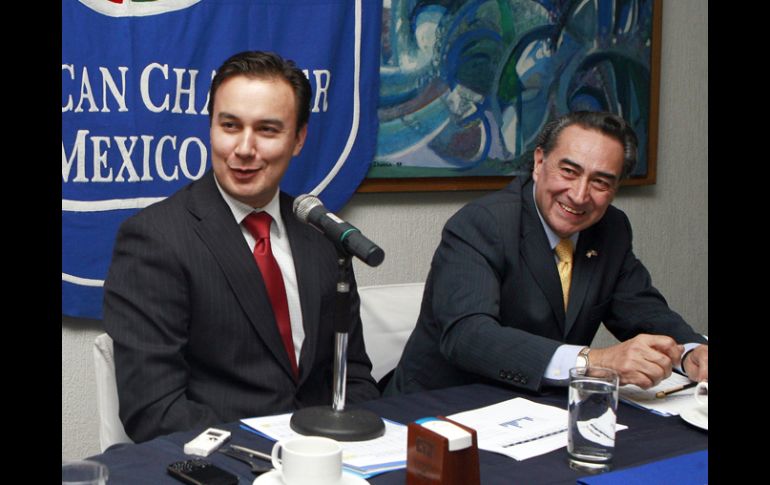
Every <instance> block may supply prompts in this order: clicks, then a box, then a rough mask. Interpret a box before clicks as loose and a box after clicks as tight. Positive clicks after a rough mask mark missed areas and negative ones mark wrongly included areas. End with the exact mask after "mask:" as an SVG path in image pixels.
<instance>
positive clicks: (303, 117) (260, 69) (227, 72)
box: [209, 51, 313, 132]
mask: <svg viewBox="0 0 770 485" xmlns="http://www.w3.org/2000/svg"><path fill="white" fill-rule="evenodd" d="M234 76H246V77H250V78H257V79H276V78H277V79H283V80H284V81H286V82H287V83H289V85H290V86H291V88H292V90H293V91H294V97H295V98H296V101H297V131H298V132H299V130H300V129H301V128H302V127H303V126H305V125H306V124H307V122H308V120H309V119H310V98H311V96H312V94H313V90H312V88H311V87H310V81H308V80H307V77H305V74H304V73H303V72H302V71H301V70H300V69H299V68H298V67H297V66H296V65H295V64H294V61H290V60H284V59H283V58H281V56H279V55H278V54H275V53H273V52H262V51H245V52H239V53H238V54H235V55H232V56H230V57H229V58H228V59H227V60H226V61H225V62H224V63H222V65H221V66H220V67H219V69H217V73H216V75H215V76H214V79H212V80H211V90H210V97H209V122H210V121H211V117H212V116H214V99H215V98H216V95H217V90H218V89H219V86H220V85H221V84H222V83H223V82H224V81H225V80H227V79H229V78H231V77H234Z"/></svg>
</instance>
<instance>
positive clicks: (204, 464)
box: [167, 459, 238, 485]
mask: <svg viewBox="0 0 770 485" xmlns="http://www.w3.org/2000/svg"><path fill="white" fill-rule="evenodd" d="M167 470H168V473H169V474H170V475H171V476H173V477H174V478H177V479H178V480H181V481H183V482H184V483H189V484H190V485H238V477H237V476H235V475H233V474H232V473H230V472H228V471H225V470H222V469H221V468H219V467H218V466H216V465H214V464H213V463H211V462H209V461H206V460H201V459H193V460H183V461H177V462H174V463H172V464H170V465H169V466H168V468H167Z"/></svg>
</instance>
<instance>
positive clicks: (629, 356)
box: [588, 334, 695, 389]
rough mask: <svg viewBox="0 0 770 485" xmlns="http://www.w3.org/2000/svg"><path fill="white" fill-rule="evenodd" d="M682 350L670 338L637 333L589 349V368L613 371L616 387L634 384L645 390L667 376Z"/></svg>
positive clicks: (680, 355)
mask: <svg viewBox="0 0 770 485" xmlns="http://www.w3.org/2000/svg"><path fill="white" fill-rule="evenodd" d="M683 351H684V346H682V345H679V344H677V343H676V341H675V340H674V339H672V338H671V337H667V336H665V335H649V334H640V335H637V336H636V337H634V338H632V339H630V340H626V341H625V342H621V343H619V344H617V345H613V346H611V347H605V348H603V349H592V350H591V353H590V354H589V356H588V358H589V361H590V365H592V366H599V367H607V368H610V369H613V370H614V371H615V372H617V373H618V375H619V376H620V385H624V384H636V385H637V386H639V387H641V388H642V389H647V388H649V387H652V386H654V385H656V384H657V383H659V382H660V381H662V380H663V379H665V378H666V377H668V376H670V375H671V368H672V367H673V366H675V365H677V364H679V360H680V359H681V358H682V352H683ZM693 352H695V351H693ZM687 360H688V361H689V360H690V357H688V359H687Z"/></svg>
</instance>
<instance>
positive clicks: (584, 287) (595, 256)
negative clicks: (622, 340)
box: [564, 225, 602, 337]
mask: <svg viewBox="0 0 770 485" xmlns="http://www.w3.org/2000/svg"><path fill="white" fill-rule="evenodd" d="M598 232H599V229H598V227H597V225H594V226H593V227H589V228H588V229H586V230H585V231H583V232H581V233H580V238H579V239H578V244H577V248H575V254H574V256H573V258H572V261H573V267H572V282H571V284H570V294H569V305H568V308H567V320H566V323H565V326H564V336H565V337H566V336H567V335H568V334H569V332H570V330H571V329H572V326H573V325H574V324H575V320H576V319H577V316H578V315H579V314H580V310H581V309H582V308H583V302H584V301H585V297H586V293H587V291H588V287H589V285H590V284H591V279H592V278H593V276H594V273H595V269H596V266H597V264H598V261H599V255H600V254H601V253H602V248H601V247H599V243H600V242H601V241H600V238H599V237H597V234H598Z"/></svg>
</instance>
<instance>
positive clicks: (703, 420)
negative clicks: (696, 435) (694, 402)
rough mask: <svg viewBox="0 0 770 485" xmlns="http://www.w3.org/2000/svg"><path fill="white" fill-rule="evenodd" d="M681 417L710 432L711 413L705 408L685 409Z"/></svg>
mask: <svg viewBox="0 0 770 485" xmlns="http://www.w3.org/2000/svg"><path fill="white" fill-rule="evenodd" d="M680 416H681V417H682V419H684V420H685V421H687V422H688V423H690V424H691V425H693V426H697V427H699V428H700V429H705V430H706V431H708V430H709V413H708V411H706V410H705V408H704V407H703V406H697V407H694V408H690V409H685V410H684V411H682V413H681V414H680Z"/></svg>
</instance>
